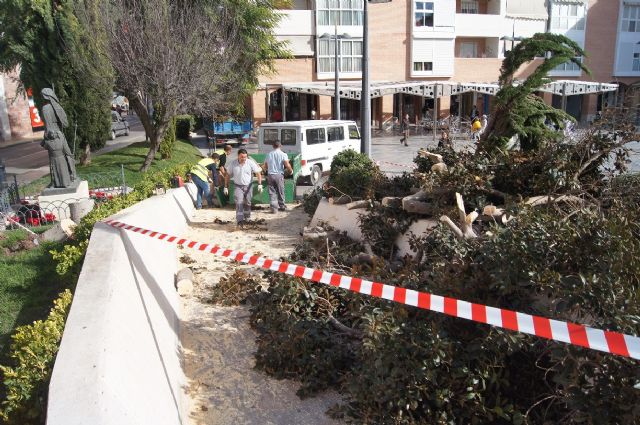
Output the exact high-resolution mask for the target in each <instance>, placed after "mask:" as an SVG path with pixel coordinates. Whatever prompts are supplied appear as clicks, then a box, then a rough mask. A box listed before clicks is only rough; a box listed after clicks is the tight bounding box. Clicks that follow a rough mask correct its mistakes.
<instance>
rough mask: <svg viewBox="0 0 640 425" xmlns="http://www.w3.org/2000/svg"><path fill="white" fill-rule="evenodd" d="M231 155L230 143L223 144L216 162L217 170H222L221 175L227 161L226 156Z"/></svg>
mask: <svg viewBox="0 0 640 425" xmlns="http://www.w3.org/2000/svg"><path fill="white" fill-rule="evenodd" d="M230 155H231V145H224V148H223V151H222V153H220V162H219V163H218V170H219V171H221V172H222V175H224V173H225V171H226V170H225V169H224V166H225V164H226V163H227V158H229V156H230Z"/></svg>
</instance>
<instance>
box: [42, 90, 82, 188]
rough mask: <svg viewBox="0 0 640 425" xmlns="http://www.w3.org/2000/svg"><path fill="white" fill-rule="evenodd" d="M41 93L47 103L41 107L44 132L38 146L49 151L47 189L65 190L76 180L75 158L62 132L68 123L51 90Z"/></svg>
mask: <svg viewBox="0 0 640 425" xmlns="http://www.w3.org/2000/svg"><path fill="white" fill-rule="evenodd" d="M41 93H42V97H43V98H44V99H45V101H46V102H47V103H46V104H45V105H44V106H43V107H42V118H43V119H44V125H45V132H44V140H43V141H42V143H41V144H40V145H41V146H42V147H44V148H45V149H46V150H48V151H49V169H50V172H51V183H50V184H49V187H55V188H59V187H62V188H66V187H69V186H71V184H72V183H73V182H74V180H75V179H76V165H75V158H74V157H73V154H72V153H71V150H70V149H69V145H68V144H67V138H66V137H65V136H64V133H63V132H62V130H63V129H64V128H65V127H67V126H68V125H69V121H68V120H67V114H66V113H65V112H64V109H62V106H60V101H59V100H58V97H57V96H56V94H55V92H54V91H53V89H50V88H45V89H42V92H41Z"/></svg>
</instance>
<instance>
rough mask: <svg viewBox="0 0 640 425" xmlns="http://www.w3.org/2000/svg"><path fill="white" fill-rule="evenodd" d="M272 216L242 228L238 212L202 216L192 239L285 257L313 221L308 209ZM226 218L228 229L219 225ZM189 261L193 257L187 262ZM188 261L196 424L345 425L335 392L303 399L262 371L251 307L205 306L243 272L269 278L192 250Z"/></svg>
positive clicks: (192, 417)
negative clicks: (225, 281)
mask: <svg viewBox="0 0 640 425" xmlns="http://www.w3.org/2000/svg"><path fill="white" fill-rule="evenodd" d="M290 208H291V209H290V210H289V211H286V212H278V213H277V214H269V213H268V212H267V210H264V211H254V213H253V214H252V217H251V218H252V219H253V220H255V219H261V218H264V219H265V220H266V223H265V224H264V225H263V226H260V228H257V229H249V230H237V229H236V226H235V211H234V210H231V209H206V210H200V211H196V215H195V217H194V219H193V222H192V224H191V227H190V229H189V230H188V231H187V234H186V235H185V236H186V237H187V238H189V239H192V240H196V241H201V242H214V243H217V244H218V245H219V246H221V247H225V248H231V249H235V250H241V251H244V252H251V253H254V254H257V253H260V254H262V255H265V256H267V257H269V258H274V259H278V258H279V257H280V256H286V255H288V254H289V253H290V252H291V251H292V249H293V247H294V244H295V243H296V241H297V240H299V238H300V232H301V231H302V228H303V227H304V226H305V225H307V223H308V221H309V218H308V216H307V215H306V214H305V213H304V211H303V210H302V207H300V206H299V207H295V208H292V207H291V206H290ZM216 218H218V219H219V220H222V221H229V223H228V224H220V223H214V220H215V219H216ZM185 256H186V257H185ZM180 258H181V261H182V262H183V263H184V262H187V263H188V262H189V261H190V260H194V261H195V262H194V263H192V264H189V267H191V268H192V270H193V272H194V292H193V294H192V295H191V296H188V297H184V298H183V299H182V304H183V305H182V306H183V314H182V317H183V323H182V344H183V349H184V370H185V373H186V375H187V379H188V385H187V388H186V392H187V395H188V397H189V399H190V413H189V420H188V422H187V423H189V424H198V425H203V424H206V425H214V424H215V425H218V424H220V425H222V424H229V425H230V424H310V425H316V424H317V425H320V424H339V423H340V422H338V421H334V420H332V419H330V418H329V417H328V416H327V415H326V414H325V412H326V410H327V409H328V408H329V407H331V406H333V405H334V404H336V403H338V402H339V401H340V399H339V396H338V395H337V394H335V393H324V394H321V395H320V396H318V397H315V398H310V399H306V400H300V399H299V398H298V396H296V394H295V392H296V390H297V388H298V385H297V383H296V382H292V381H286V380H280V381H279V380H276V379H273V378H271V377H268V376H267V375H265V374H264V373H262V372H260V371H257V370H255V369H254V365H255V361H254V356H253V355H254V352H255V349H256V345H255V337H256V334H255V333H254V332H253V330H252V329H251V328H250V326H249V321H248V318H249V310H248V308H247V307H246V306H239V307H221V306H214V305H211V304H207V303H205V302H203V299H206V298H207V294H208V291H209V289H210V288H211V287H212V286H213V285H215V284H217V283H218V281H219V279H220V277H222V276H225V275H227V274H229V273H231V272H233V271H234V270H235V269H236V268H243V269H245V270H247V271H252V272H254V273H256V275H261V271H260V270H259V269H256V268H254V267H251V266H245V265H239V264H237V263H232V262H231V261H230V260H228V259H226V258H221V257H217V256H214V255H211V254H204V253H201V252H196V251H194V250H190V249H183V250H181V251H180Z"/></svg>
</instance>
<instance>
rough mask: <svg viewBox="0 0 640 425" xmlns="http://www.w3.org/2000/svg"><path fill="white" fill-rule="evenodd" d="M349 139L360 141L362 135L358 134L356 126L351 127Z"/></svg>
mask: <svg viewBox="0 0 640 425" xmlns="http://www.w3.org/2000/svg"><path fill="white" fill-rule="evenodd" d="M349 139H360V133H359V132H358V127H357V126H355V125H350V126H349Z"/></svg>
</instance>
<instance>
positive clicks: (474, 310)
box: [105, 220, 640, 360]
mask: <svg viewBox="0 0 640 425" xmlns="http://www.w3.org/2000/svg"><path fill="white" fill-rule="evenodd" d="M105 223H106V224H108V225H109V226H112V227H115V228H118V229H124V230H129V231H131V232H134V233H140V234H143V235H146V236H149V237H151V238H154V239H159V240H161V241H165V242H169V243H175V244H177V245H183V246H186V247H188V248H192V249H196V250H198V251H203V252H204V251H208V252H210V253H211V254H215V255H218V256H221V257H227V258H231V259H232V260H235V261H238V262H241V263H246V264H251V265H255V266H258V267H262V268H263V269H267V270H271V271H274V272H280V273H285V274H288V275H291V276H296V277H301V278H304V279H308V280H312V281H314V282H320V283H324V284H327V285H331V286H336V287H339V288H343V289H348V290H350V291H354V292H358V293H360V294H364V295H369V296H372V297H377V298H384V299H386V300H389V301H395V302H397V303H400V304H405V305H410V306H413V307H418V308H421V309H425V310H431V311H435V312H438V313H444V314H446V315H449V316H453V317H459V318H462V319H468V320H471V321H474V322H478V323H485V324H488V325H491V326H495V327H499V328H504V329H509V330H512V331H518V332H522V333H526V334H529V335H535V336H538V337H541V338H546V339H551V340H554V341H560V342H565V343H568V344H573V345H578V346H581V347H586V348H590V349H592V350H598V351H604V352H605V353H612V354H617V355H619V356H624V357H631V358H632V359H637V360H640V338H638V337H636V336H631V335H625V334H622V333H619V332H611V331H602V330H600V329H594V328H590V327H588V326H584V325H579V324H575V323H570V322H562V321H558V320H553V319H547V318H545V317H540V316H532V315H530V314H524V313H518V312H516V311H512V310H505V309H502V308H495V307H489V306H486V305H482V304H474V303H469V302H467V301H462V300H457V299H455V298H448V297H443V296H440V295H433V294H429V293H427V292H418V291H414V290H412V289H405V288H399V287H396V286H391V285H385V284H383V283H379V282H371V281H369V280H365V279H360V278H355V277H349V276H344V275H340V274H337V273H330V272H325V271H322V270H318V269H312V268H309V267H305V266H298V265H296V264H290V263H286V262H283V261H276V260H271V259H268V258H265V257H259V256H256V255H251V254H249V253H245V252H239V251H234V250H231V249H224V248H221V247H219V246H218V245H212V244H207V243H202V242H196V241H191V240H188V239H184V238H179V237H177V236H172V235H168V234H165V233H161V232H155V231H152V230H148V229H143V228H141V227H136V226H132V225H129V224H126V223H121V222H118V221H114V220H108V221H106V222H105Z"/></svg>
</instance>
